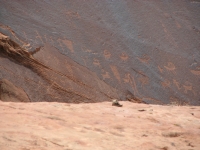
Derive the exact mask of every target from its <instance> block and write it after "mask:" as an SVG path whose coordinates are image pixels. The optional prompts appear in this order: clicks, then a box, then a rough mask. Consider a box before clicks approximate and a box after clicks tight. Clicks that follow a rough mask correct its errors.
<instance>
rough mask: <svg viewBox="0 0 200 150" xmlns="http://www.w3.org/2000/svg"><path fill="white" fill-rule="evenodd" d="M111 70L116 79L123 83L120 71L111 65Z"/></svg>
mask: <svg viewBox="0 0 200 150" xmlns="http://www.w3.org/2000/svg"><path fill="white" fill-rule="evenodd" d="M110 68H111V70H112V72H113V74H114V76H115V78H116V79H117V80H118V81H119V82H121V78H120V74H119V72H118V70H117V67H116V66H113V65H110Z"/></svg>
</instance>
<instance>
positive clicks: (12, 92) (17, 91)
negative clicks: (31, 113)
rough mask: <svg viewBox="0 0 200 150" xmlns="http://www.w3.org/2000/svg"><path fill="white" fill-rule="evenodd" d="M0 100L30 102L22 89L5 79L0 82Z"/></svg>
mask: <svg viewBox="0 0 200 150" xmlns="http://www.w3.org/2000/svg"><path fill="white" fill-rule="evenodd" d="M0 100H1V101H5V102H8V101H9V102H30V100H29V98H28V96H27V94H26V93H25V92H24V90H23V89H22V88H19V87H16V86H15V85H14V84H13V83H11V82H10V81H8V80H6V79H2V80H0Z"/></svg>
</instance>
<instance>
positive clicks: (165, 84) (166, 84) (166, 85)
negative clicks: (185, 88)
mask: <svg viewBox="0 0 200 150" xmlns="http://www.w3.org/2000/svg"><path fill="white" fill-rule="evenodd" d="M161 85H162V86H163V87H164V88H167V87H170V85H171V83H170V81H169V80H167V79H165V80H164V81H162V82H161Z"/></svg>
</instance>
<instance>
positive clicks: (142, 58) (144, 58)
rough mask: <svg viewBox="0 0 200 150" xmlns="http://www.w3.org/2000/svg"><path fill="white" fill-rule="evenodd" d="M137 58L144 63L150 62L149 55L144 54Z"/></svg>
mask: <svg viewBox="0 0 200 150" xmlns="http://www.w3.org/2000/svg"><path fill="white" fill-rule="evenodd" d="M137 59H138V60H139V61H141V62H142V63H146V64H147V63H149V60H150V57H149V56H148V55H143V56H142V57H141V58H139V57H137Z"/></svg>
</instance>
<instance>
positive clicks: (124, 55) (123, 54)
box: [120, 52, 128, 61]
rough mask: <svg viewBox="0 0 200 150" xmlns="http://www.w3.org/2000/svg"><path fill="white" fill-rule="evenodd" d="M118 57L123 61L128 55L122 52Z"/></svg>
mask: <svg viewBox="0 0 200 150" xmlns="http://www.w3.org/2000/svg"><path fill="white" fill-rule="evenodd" d="M120 58H121V60H123V61H127V60H128V55H127V54H126V53H124V52H123V53H122V54H121V55H120Z"/></svg>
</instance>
